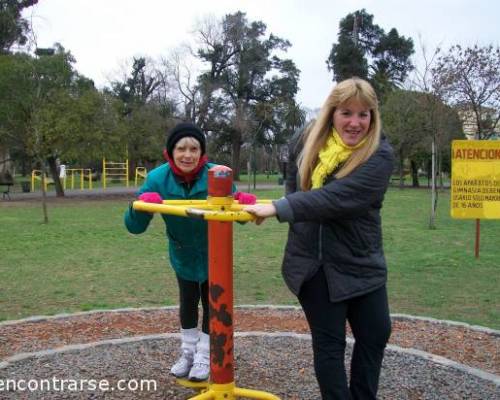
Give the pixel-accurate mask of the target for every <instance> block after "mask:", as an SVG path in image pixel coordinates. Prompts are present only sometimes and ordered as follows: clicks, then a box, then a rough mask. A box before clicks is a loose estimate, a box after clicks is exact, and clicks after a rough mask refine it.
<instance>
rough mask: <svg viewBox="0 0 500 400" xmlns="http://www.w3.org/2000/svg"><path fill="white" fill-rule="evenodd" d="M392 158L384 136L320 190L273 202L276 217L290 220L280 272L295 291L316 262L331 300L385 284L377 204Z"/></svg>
mask: <svg viewBox="0 0 500 400" xmlns="http://www.w3.org/2000/svg"><path fill="white" fill-rule="evenodd" d="M393 162H394V155H393V151H392V148H391V146H390V145H389V143H388V142H387V140H386V139H385V138H384V139H382V140H381V143H380V145H379V148H378V149H377V151H376V152H375V153H374V154H373V155H372V156H371V157H370V158H369V159H368V160H367V161H366V162H365V163H364V164H362V165H361V166H359V167H358V168H357V169H355V170H354V171H353V172H352V173H350V174H349V175H348V176H346V177H344V178H341V179H335V178H334V177H333V176H330V177H329V178H327V180H326V183H325V184H324V186H323V187H321V188H320V189H314V190H310V191H307V192H295V193H291V194H288V195H286V196H285V197H284V198H282V199H280V200H278V201H276V202H274V205H275V206H276V210H277V217H278V219H279V220H280V221H281V222H289V223H290V228H289V232H288V241H287V244H286V248H285V255H284V259H283V265H282V273H283V278H284V279H285V282H286V283H287V285H288V287H289V288H290V290H291V291H292V292H293V293H294V294H295V295H298V293H299V291H300V288H301V286H302V284H303V283H304V282H305V281H307V280H308V279H310V278H311V277H312V276H313V275H314V274H315V273H316V272H317V271H318V269H319V268H320V267H321V266H322V267H323V269H324V272H325V276H326V279H327V282H328V290H329V294H330V300H331V301H341V300H345V299H349V298H352V297H356V296H360V295H363V294H365V293H368V292H371V291H373V290H376V289H378V288H379V287H381V286H383V285H384V284H385V283H386V280H387V267H386V262H385V257H384V250H383V246H382V226H381V219H380V209H381V207H382V202H383V200H384V194H385V192H386V190H387V186H388V183H389V178H390V175H391V173H392V170H393ZM287 179H288V180H290V182H289V183H290V185H289V187H291V186H293V182H296V177H295V176H293V174H289V175H288V176H287Z"/></svg>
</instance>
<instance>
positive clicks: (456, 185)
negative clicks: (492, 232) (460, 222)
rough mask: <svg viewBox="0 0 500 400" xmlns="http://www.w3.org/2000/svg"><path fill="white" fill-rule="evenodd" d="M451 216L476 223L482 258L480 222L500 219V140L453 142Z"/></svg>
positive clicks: (477, 242)
mask: <svg viewBox="0 0 500 400" xmlns="http://www.w3.org/2000/svg"><path fill="white" fill-rule="evenodd" d="M451 217H452V218H458V219H475V220H476V243H475V246H474V249H475V256H476V258H479V238H480V220H481V219H500V141H490V140H454V141H453V142H452V148H451Z"/></svg>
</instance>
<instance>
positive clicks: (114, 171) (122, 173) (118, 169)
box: [102, 158, 129, 189]
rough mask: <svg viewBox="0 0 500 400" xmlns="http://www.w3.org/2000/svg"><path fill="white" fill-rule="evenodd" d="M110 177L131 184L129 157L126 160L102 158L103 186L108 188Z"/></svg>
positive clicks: (126, 184)
mask: <svg viewBox="0 0 500 400" xmlns="http://www.w3.org/2000/svg"><path fill="white" fill-rule="evenodd" d="M108 178H112V179H116V180H119V181H125V186H126V187H128V185H129V173H128V159H126V160H125V162H114V161H106V158H103V159H102V188H103V189H106V186H107V180H108Z"/></svg>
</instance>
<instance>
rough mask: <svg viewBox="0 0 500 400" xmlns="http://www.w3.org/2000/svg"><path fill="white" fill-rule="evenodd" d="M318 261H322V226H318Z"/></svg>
mask: <svg viewBox="0 0 500 400" xmlns="http://www.w3.org/2000/svg"><path fill="white" fill-rule="evenodd" d="M318 242H319V244H318V260H320V261H322V260H323V224H321V223H320V224H319V238H318Z"/></svg>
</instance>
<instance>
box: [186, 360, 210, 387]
mask: <svg viewBox="0 0 500 400" xmlns="http://www.w3.org/2000/svg"><path fill="white" fill-rule="evenodd" d="M209 375H210V365H209V364H205V363H200V362H196V363H194V364H193V367H192V368H191V371H189V380H190V381H193V382H202V381H206V380H207V379H208V376H209Z"/></svg>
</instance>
